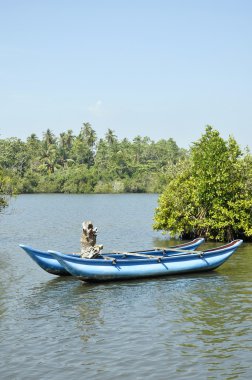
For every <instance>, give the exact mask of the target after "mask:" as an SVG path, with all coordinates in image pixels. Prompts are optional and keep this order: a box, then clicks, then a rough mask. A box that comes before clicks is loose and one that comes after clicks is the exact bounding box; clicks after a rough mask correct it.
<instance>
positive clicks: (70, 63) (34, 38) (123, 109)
mask: <svg viewBox="0 0 252 380" xmlns="http://www.w3.org/2000/svg"><path fill="white" fill-rule="evenodd" d="M251 20H252V1H250V0H8V1H7V0H0V138H4V139H5V138H8V137H18V138H21V139H22V140H26V138H27V137H28V136H29V135H31V134H32V133H35V134H36V135H37V136H38V137H39V138H42V136H43V132H45V131H46V130H47V129H48V128H49V129H51V130H52V131H53V133H54V134H55V135H59V134H60V133H61V132H64V131H67V130H68V129H72V130H73V132H74V134H78V133H79V131H80V128H81V126H82V123H83V122H89V123H91V125H92V127H93V128H94V130H95V131H96V133H97V136H98V137H99V138H101V137H104V135H105V133H106V131H107V129H108V128H110V129H112V130H114V132H115V134H116V135H117V136H118V138H119V139H122V138H124V137H127V138H129V139H133V138H134V137H135V136H137V135H140V136H149V137H150V138H151V139H153V140H155V141H157V140H159V139H169V138H173V139H174V140H175V141H176V143H177V144H178V146H179V147H183V148H186V149H187V148H189V147H190V145H191V144H192V142H194V141H197V140H198V139H199V138H200V137H201V135H202V134H203V133H204V132H205V127H206V125H212V126H213V127H214V128H215V129H217V130H218V131H219V132H220V135H221V136H222V137H223V138H224V139H227V138H228V136H229V135H231V136H233V137H234V138H235V140H236V141H237V142H238V144H239V145H240V146H241V147H242V148H245V147H246V146H248V147H249V148H250V149H251V150H252V21H251Z"/></svg>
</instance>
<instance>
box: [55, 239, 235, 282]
mask: <svg viewBox="0 0 252 380" xmlns="http://www.w3.org/2000/svg"><path fill="white" fill-rule="evenodd" d="M241 244H242V240H236V241H234V242H231V243H230V244H227V245H226V246H223V247H220V248H219V249H213V250H208V251H204V252H191V253H188V252H187V253H183V252H177V254H173V255H171V256H162V257H161V256H159V257H157V258H153V257H152V258H146V257H145V258H139V257H137V258H136V257H135V258H132V257H127V258H124V256H123V255H121V256H120V257H119V258H118V259H114V260H105V259H81V258H78V257H69V256H65V255H64V254H62V253H60V252H55V251H50V253H51V254H52V256H53V257H54V258H55V259H57V260H58V261H59V263H60V264H61V265H62V266H64V268H65V269H66V270H67V271H69V272H70V273H71V274H72V275H73V276H75V277H77V278H78V279H80V280H82V281H87V282H98V281H114V280H129V279H136V278H144V277H157V276H167V275H175V274H184V273H190V272H203V271H210V270H213V269H216V268H217V267H219V266H220V265H222V264H223V263H224V262H226V261H227V260H228V258H229V257H230V256H232V255H233V253H234V252H235V251H236V249H237V248H238V247H239V246H240V245H241Z"/></svg>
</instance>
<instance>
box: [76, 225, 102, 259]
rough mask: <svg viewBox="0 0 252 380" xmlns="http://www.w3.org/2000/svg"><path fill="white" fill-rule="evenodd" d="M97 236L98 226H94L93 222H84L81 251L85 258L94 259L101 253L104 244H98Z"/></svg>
mask: <svg viewBox="0 0 252 380" xmlns="http://www.w3.org/2000/svg"><path fill="white" fill-rule="evenodd" d="M96 238H97V227H94V226H93V223H92V222H91V221H90V220H89V221H85V222H83V223H82V234H81V239H80V243H81V252H80V255H81V257H82V258H85V259H92V258H95V257H97V256H98V255H99V253H100V251H101V250H102V248H103V245H97V244H96Z"/></svg>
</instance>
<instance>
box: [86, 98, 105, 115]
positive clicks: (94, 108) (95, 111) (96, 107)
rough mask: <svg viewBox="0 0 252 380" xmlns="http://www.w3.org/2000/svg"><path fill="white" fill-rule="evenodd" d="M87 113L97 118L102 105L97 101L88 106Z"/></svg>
mask: <svg viewBox="0 0 252 380" xmlns="http://www.w3.org/2000/svg"><path fill="white" fill-rule="evenodd" d="M88 111H89V112H90V113H91V114H92V115H93V116H99V115H101V113H102V111H103V104H102V101H101V100H97V102H96V103H95V104H93V105H90V106H89V107H88Z"/></svg>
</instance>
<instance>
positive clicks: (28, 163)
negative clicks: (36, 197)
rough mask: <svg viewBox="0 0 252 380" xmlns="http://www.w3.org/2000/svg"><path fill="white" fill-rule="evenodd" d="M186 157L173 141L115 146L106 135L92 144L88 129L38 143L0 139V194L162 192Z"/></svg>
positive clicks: (34, 139)
mask: <svg viewBox="0 0 252 380" xmlns="http://www.w3.org/2000/svg"><path fill="white" fill-rule="evenodd" d="M187 155H188V152H187V151H186V150H185V149H181V148H179V147H178V146H177V144H176V142H175V141H174V140H173V139H172V138H169V139H168V140H165V139H162V140H159V141H157V142H155V141H152V140H151V139H150V138H149V137H140V136H136V137H135V138H134V139H133V140H132V141H130V140H128V139H127V138H124V139H122V140H119V139H118V138H117V136H116V135H115V133H114V131H112V130H111V129H108V131H107V133H106V134H105V136H104V138H101V139H97V134H96V132H95V130H94V129H93V128H92V126H91V125H90V124H89V123H83V125H82V127H81V129H80V132H79V134H77V135H74V134H73V131H72V130H68V131H67V132H62V133H61V134H60V135H59V136H55V135H54V134H53V132H52V131H51V130H50V129H47V131H46V132H44V133H43V137H42V139H39V138H38V137H37V136H36V135H35V134H31V135H30V136H29V137H28V138H27V139H26V141H22V140H20V139H18V138H16V137H12V138H8V139H0V192H1V193H4V194H18V193H122V192H134V193H137V192H161V191H162V190H163V189H164V186H165V185H166V184H167V182H168V177H169V174H170V175H173V174H174V172H175V171H176V168H177V163H178V162H181V161H183V160H185V159H186V157H187ZM2 201H3V200H2Z"/></svg>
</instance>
